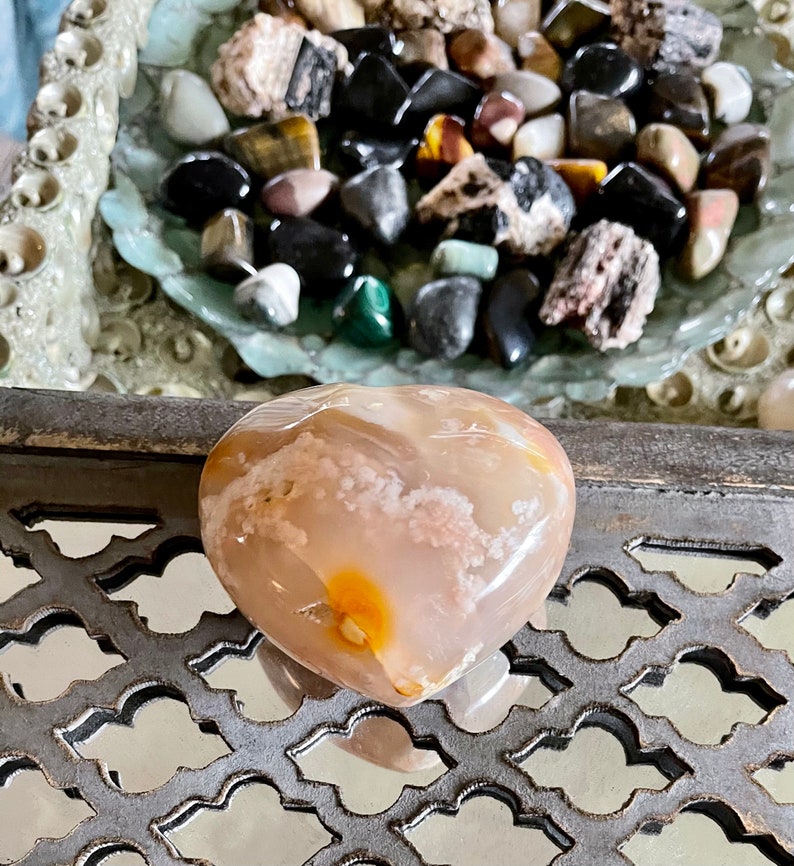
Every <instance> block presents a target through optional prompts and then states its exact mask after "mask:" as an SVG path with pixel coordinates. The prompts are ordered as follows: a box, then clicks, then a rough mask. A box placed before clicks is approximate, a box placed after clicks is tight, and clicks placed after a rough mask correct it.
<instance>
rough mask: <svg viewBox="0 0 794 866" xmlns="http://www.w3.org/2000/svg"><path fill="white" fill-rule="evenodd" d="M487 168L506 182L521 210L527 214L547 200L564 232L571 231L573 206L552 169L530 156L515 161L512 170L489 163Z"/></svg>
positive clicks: (503, 164)
mask: <svg viewBox="0 0 794 866" xmlns="http://www.w3.org/2000/svg"><path fill="white" fill-rule="evenodd" d="M491 167H492V168H495V169H496V171H497V172H502V176H503V177H505V178H506V179H507V180H508V182H509V183H510V186H511V188H512V190H513V192H514V193H515V196H516V200H517V201H518V204H519V206H520V207H521V208H522V210H524V211H526V212H527V213H529V212H531V211H532V210H533V209H534V208H535V207H536V205H537V204H538V203H539V201H540V200H543V199H544V198H545V196H548V197H549V201H550V202H551V204H552V205H554V207H555V208H556V210H557V211H558V212H559V214H560V216H561V217H562V221H563V225H564V226H565V228H566V230H567V229H569V228H570V227H571V221H572V220H573V218H574V216H575V214H576V205H575V203H574V200H573V195H572V194H571V191H570V189H568V185H567V184H566V183H565V181H564V180H563V179H562V178H561V177H560V176H559V174H557V172H556V171H554V169H552V168H550V167H549V166H548V165H545V164H544V163H542V162H541V161H540V160H537V159H534V158H533V157H531V156H522V157H519V159H517V160H516V161H515V163H514V164H513V165H512V166H510V165H508V164H507V163H502V162H500V161H499V160H493V161H492V162H491Z"/></svg>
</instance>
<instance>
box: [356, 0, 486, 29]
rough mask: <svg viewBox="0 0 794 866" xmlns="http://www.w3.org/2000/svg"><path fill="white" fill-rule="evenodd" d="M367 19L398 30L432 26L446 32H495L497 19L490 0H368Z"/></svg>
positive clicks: (366, 6) (366, 3)
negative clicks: (470, 30) (472, 30)
mask: <svg viewBox="0 0 794 866" xmlns="http://www.w3.org/2000/svg"><path fill="white" fill-rule="evenodd" d="M365 8H366V12H367V20H368V21H369V22H370V23H373V24H374V23H377V24H386V25H388V26H390V27H393V28H394V29H395V30H421V29H423V28H425V27H432V28H435V29H436V30H440V31H441V32H442V33H451V32H452V31H453V30H464V29H466V28H472V29H474V30H484V31H485V32H486V33H493V31H494V20H493V15H492V13H491V4H490V3H489V2H488V0H366V2H365Z"/></svg>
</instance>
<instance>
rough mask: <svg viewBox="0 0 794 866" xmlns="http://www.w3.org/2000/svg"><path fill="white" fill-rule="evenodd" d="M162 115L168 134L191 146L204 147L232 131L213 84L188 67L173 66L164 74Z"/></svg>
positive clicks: (180, 142)
mask: <svg viewBox="0 0 794 866" xmlns="http://www.w3.org/2000/svg"><path fill="white" fill-rule="evenodd" d="M160 117H161V119H162V121H163V128H164V129H165V131H166V132H167V133H168V136H169V137H170V138H171V139H173V140H174V141H176V142H177V143H178V144H185V145H187V146H188V147H202V146H204V145H206V144H209V142H211V141H213V140H214V139H216V138H220V137H221V136H223V135H225V134H226V133H227V132H228V131H229V121H228V120H227V119H226V115H225V114H224V111H223V109H222V108H221V104H220V103H219V102H218V100H217V99H216V97H215V94H214V93H213V92H212V90H211V89H210V86H209V84H207V82H206V81H205V80H204V79H203V78H200V77H199V76H198V75H194V74H193V73H192V72H188V71H187V70H186V69H172V70H171V71H170V72H166V74H165V75H164V76H163V80H162V82H161V83H160Z"/></svg>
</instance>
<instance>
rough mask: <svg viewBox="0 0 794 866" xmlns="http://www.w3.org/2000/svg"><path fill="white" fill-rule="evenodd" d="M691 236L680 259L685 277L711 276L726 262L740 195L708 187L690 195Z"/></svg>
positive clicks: (688, 205) (681, 272)
mask: <svg viewBox="0 0 794 866" xmlns="http://www.w3.org/2000/svg"><path fill="white" fill-rule="evenodd" d="M686 210H687V216H688V217H689V238H688V239H687V243H686V246H685V247H684V249H683V251H682V252H681V255H680V256H679V258H678V272H679V273H680V274H681V276H682V277H683V278H684V279H685V280H700V279H702V278H703V277H705V276H708V274H710V273H711V272H712V271H713V270H714V268H716V267H717V265H718V264H719V263H720V262H721V261H722V258H723V256H724V255H725V250H726V249H727V247H728V241H729V240H730V237H731V231H733V225H734V223H735V222H736V216H737V214H738V213H739V197H738V196H737V195H736V193H735V192H734V191H733V190H732V189H707V190H702V191H699V192H693V193H690V195H688V196H687V197H686Z"/></svg>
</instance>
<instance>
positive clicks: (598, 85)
mask: <svg viewBox="0 0 794 866" xmlns="http://www.w3.org/2000/svg"><path fill="white" fill-rule="evenodd" d="M642 84H643V73H642V67H641V66H640V64H639V63H637V61H636V60H634V58H632V57H629V55H628V54H626V52H625V51H624V50H623V49H622V48H619V47H618V46H617V45H615V44H614V43H612V42H593V43H592V44H590V45H583V46H582V47H581V48H580V49H579V50H578V51H577V52H576V54H574V55H573V57H571V58H570V59H569V60H568V62H567V63H566V64H565V68H564V70H563V73H562V78H561V79H560V87H561V88H562V89H563V90H564V91H566V92H569V93H570V92H571V91H573V90H589V91H590V92H591V93H599V94H601V95H602V96H611V97H613V98H616V99H628V98H629V97H631V96H633V95H634V94H636V93H637V92H639V90H640V88H641V87H642Z"/></svg>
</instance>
